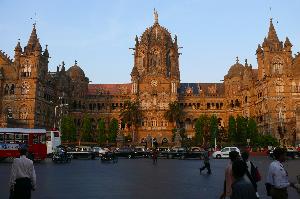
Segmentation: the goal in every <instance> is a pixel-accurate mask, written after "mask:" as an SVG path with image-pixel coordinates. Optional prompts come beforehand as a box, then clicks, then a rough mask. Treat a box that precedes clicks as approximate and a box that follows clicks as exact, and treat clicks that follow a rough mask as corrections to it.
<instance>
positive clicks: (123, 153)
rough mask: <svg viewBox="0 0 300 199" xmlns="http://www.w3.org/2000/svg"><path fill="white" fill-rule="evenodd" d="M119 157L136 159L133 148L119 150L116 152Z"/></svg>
mask: <svg viewBox="0 0 300 199" xmlns="http://www.w3.org/2000/svg"><path fill="white" fill-rule="evenodd" d="M115 153H116V156H117V157H123V158H129V159H130V158H134V157H135V153H134V149H133V148H119V149H117V150H116V151H115Z"/></svg>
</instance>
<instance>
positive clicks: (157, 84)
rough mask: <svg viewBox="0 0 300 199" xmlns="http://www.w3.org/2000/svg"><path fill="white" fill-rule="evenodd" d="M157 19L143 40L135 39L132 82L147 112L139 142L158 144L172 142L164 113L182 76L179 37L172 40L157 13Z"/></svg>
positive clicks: (175, 93)
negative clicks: (146, 141) (151, 139)
mask: <svg viewBox="0 0 300 199" xmlns="http://www.w3.org/2000/svg"><path fill="white" fill-rule="evenodd" d="M154 18H155V20H154V24H153V25H152V26H151V27H149V28H147V29H146V30H145V32H144V33H143V34H142V36H141V37H140V38H138V37H137V36H136V38H135V48H134V51H135V52H134V67H133V69H132V72H131V79H132V94H133V96H134V99H136V100H139V102H140V106H141V109H142V110H143V111H144V112H147V114H144V119H143V122H142V132H141V133H139V134H140V136H139V139H143V138H145V137H147V136H148V137H149V135H150V136H152V137H153V138H156V139H157V141H158V142H159V141H160V140H162V139H164V138H168V139H170V138H169V137H170V136H169V135H165V133H170V132H171V130H170V129H172V127H171V126H172V125H171V124H169V125H168V121H166V119H165V118H164V113H165V111H166V110H168V108H169V103H170V102H173V101H177V88H178V87H179V84H180V73H179V61H178V57H179V53H178V45H177V36H176V35H175V37H174V39H172V36H171V34H170V32H169V31H168V30H167V29H166V28H164V27H162V26H161V25H160V24H159V23H158V14H157V12H156V11H155V10H154ZM168 126H169V128H170V129H169V128H168ZM166 129H168V131H167V130H166ZM150 133H151V134H150Z"/></svg>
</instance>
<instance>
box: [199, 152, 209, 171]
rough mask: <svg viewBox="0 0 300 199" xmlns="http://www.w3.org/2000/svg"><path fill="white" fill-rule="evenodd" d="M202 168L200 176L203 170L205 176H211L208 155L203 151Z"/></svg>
mask: <svg viewBox="0 0 300 199" xmlns="http://www.w3.org/2000/svg"><path fill="white" fill-rule="evenodd" d="M203 162H204V166H203V167H201V168H200V174H201V172H202V171H203V170H204V169H207V174H211V169H210V163H209V153H208V151H207V150H205V153H204V161H203Z"/></svg>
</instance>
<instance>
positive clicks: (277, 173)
mask: <svg viewBox="0 0 300 199" xmlns="http://www.w3.org/2000/svg"><path fill="white" fill-rule="evenodd" d="M273 155H274V158H275V160H274V161H273V162H272V163H271V164H270V166H269V171H268V174H267V183H266V188H267V192H268V195H270V196H271V197H272V199H287V198H288V191H287V188H288V187H294V188H295V185H294V183H290V182H289V179H288V173H287V171H286V170H285V168H284V166H283V164H282V163H283V162H285V160H286V151H285V150H284V149H283V148H276V149H275V150H274V151H273Z"/></svg>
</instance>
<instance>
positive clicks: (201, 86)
mask: <svg viewBox="0 0 300 199" xmlns="http://www.w3.org/2000/svg"><path fill="white" fill-rule="evenodd" d="M190 90H191V91H192V93H189V92H190ZM201 92H204V95H205V96H221V95H224V84H223V83H180V87H179V88H178V93H179V94H193V95H199V94H200V93H201Z"/></svg>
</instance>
